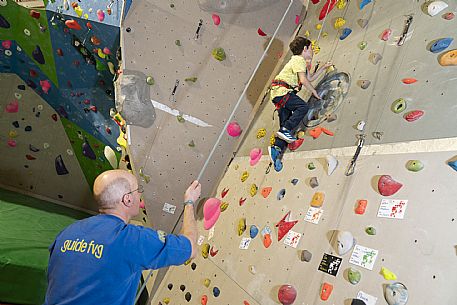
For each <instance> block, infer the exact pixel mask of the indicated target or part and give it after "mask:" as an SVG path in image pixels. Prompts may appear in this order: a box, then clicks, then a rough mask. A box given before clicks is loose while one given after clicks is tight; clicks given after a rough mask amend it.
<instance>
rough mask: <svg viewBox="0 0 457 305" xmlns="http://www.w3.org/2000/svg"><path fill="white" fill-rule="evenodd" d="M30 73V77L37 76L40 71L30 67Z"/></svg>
mask: <svg viewBox="0 0 457 305" xmlns="http://www.w3.org/2000/svg"><path fill="white" fill-rule="evenodd" d="M29 75H30V77H37V76H38V73H37V72H36V71H35V70H33V69H30V71H29Z"/></svg>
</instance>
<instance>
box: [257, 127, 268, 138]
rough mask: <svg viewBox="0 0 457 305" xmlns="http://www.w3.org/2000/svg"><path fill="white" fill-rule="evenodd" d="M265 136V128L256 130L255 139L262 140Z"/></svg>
mask: <svg viewBox="0 0 457 305" xmlns="http://www.w3.org/2000/svg"><path fill="white" fill-rule="evenodd" d="M266 134H267V130H266V129H265V128H260V129H259V130H257V139H261V138H263V137H264V136H265V135H266Z"/></svg>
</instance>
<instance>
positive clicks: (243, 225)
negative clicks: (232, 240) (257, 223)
mask: <svg viewBox="0 0 457 305" xmlns="http://www.w3.org/2000/svg"><path fill="white" fill-rule="evenodd" d="M244 231H246V218H241V219H240V220H239V221H238V236H241V235H243V233H244Z"/></svg>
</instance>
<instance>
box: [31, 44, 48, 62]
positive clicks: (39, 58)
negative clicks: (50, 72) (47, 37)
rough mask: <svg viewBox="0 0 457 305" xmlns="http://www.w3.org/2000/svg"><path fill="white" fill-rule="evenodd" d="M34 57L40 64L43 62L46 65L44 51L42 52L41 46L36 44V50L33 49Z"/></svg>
mask: <svg viewBox="0 0 457 305" xmlns="http://www.w3.org/2000/svg"><path fill="white" fill-rule="evenodd" d="M32 57H33V59H35V60H36V61H37V62H38V63H39V64H42V65H44V63H45V61H44V56H43V52H41V49H40V46H38V45H37V46H36V47H35V50H33V51H32Z"/></svg>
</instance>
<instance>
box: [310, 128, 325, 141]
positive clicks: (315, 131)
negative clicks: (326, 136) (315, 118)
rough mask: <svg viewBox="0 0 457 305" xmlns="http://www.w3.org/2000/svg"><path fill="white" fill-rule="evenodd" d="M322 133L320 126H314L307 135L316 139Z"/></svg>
mask: <svg viewBox="0 0 457 305" xmlns="http://www.w3.org/2000/svg"><path fill="white" fill-rule="evenodd" d="M321 134H322V128H321V127H316V128H314V129H311V130H310V131H309V135H310V136H312V137H313V139H317V138H318V137H319V136H320V135H321Z"/></svg>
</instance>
